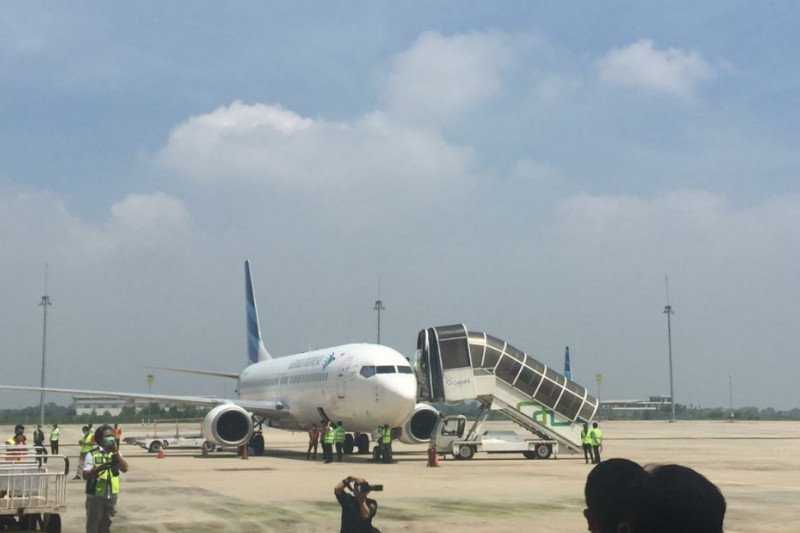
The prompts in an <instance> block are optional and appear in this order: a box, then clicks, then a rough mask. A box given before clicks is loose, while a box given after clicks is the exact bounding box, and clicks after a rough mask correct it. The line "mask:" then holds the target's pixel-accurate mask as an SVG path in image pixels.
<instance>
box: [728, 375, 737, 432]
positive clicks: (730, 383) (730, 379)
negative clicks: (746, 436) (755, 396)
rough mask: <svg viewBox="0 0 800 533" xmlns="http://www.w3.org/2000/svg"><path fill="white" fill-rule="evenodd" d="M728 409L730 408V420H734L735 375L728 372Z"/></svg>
mask: <svg viewBox="0 0 800 533" xmlns="http://www.w3.org/2000/svg"><path fill="white" fill-rule="evenodd" d="M728 409H729V410H730V419H729V420H730V421H731V422H733V419H734V417H735V415H734V414H733V376H732V375H731V374H728Z"/></svg>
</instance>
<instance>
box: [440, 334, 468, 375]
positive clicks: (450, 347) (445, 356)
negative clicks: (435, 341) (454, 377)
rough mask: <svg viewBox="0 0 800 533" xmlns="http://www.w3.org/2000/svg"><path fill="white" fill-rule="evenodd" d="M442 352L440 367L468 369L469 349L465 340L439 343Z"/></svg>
mask: <svg viewBox="0 0 800 533" xmlns="http://www.w3.org/2000/svg"><path fill="white" fill-rule="evenodd" d="M439 346H440V347H441V351H442V365H443V366H444V369H445V370H450V369H451V368H469V366H470V360H469V348H468V345H467V342H466V339H455V340H444V341H440V342H439Z"/></svg>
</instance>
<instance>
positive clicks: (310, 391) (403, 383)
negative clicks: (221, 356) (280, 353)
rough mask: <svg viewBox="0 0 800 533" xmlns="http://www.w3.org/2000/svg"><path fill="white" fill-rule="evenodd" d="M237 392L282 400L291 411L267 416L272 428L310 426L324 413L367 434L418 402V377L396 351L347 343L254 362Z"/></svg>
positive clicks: (395, 421)
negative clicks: (271, 417)
mask: <svg viewBox="0 0 800 533" xmlns="http://www.w3.org/2000/svg"><path fill="white" fill-rule="evenodd" d="M370 368H372V369H373V370H370ZM401 368H402V370H401ZM375 369H377V370H375ZM370 374H372V375H370ZM239 397H240V398H241V399H243V400H268V401H279V402H281V403H283V404H284V405H285V406H286V409H287V410H288V412H289V415H290V416H289V417H288V418H287V419H281V420H273V421H271V423H272V425H273V426H275V427H281V428H285V429H302V428H308V427H310V426H311V424H314V423H319V422H320V420H322V419H323V417H324V416H327V417H328V418H329V419H330V420H333V421H339V420H341V421H342V422H343V424H344V427H345V428H346V429H347V431H358V432H363V433H371V432H372V431H374V430H375V428H376V427H377V426H379V425H383V424H389V425H390V426H391V427H397V426H400V425H401V424H402V423H403V421H404V420H405V419H406V418H407V417H408V416H409V414H410V413H412V411H413V409H414V405H415V404H416V398H417V382H416V376H415V375H414V374H413V372H412V371H411V365H410V364H409V362H408V361H407V360H406V358H405V357H403V356H402V355H401V354H400V353H399V352H397V351H395V350H393V349H391V348H388V347H386V346H380V345H376V344H345V345H342V346H335V347H332V348H325V349H321V350H314V351H310V352H306V353H301V354H296V355H288V356H285V357H278V358H275V359H268V360H266V361H260V362H258V363H254V364H252V365H250V366H248V367H247V368H245V369H244V371H243V372H242V374H241V376H240V378H239ZM323 413H324V414H323Z"/></svg>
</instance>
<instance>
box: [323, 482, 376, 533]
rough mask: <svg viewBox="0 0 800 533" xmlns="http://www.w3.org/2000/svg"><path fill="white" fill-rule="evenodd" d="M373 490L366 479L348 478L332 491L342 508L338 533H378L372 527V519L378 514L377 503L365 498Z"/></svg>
mask: <svg viewBox="0 0 800 533" xmlns="http://www.w3.org/2000/svg"><path fill="white" fill-rule="evenodd" d="M373 488H375V489H377V490H381V489H382V488H383V487H380V486H376V487H371V486H370V484H369V483H367V480H366V479H363V478H359V477H354V476H348V477H346V478H344V479H343V480H341V481H340V482H339V484H338V485H336V487H334V489H333V493H334V494H335V495H336V500H337V501H338V502H339V505H341V506H342V525H341V529H340V530H339V531H340V533H380V530H379V529H377V528H375V527H373V526H372V519H373V518H374V517H375V514H376V513H377V512H378V502H376V501H375V500H373V499H372V498H367V494H369V493H370V491H371V490H372V489H373Z"/></svg>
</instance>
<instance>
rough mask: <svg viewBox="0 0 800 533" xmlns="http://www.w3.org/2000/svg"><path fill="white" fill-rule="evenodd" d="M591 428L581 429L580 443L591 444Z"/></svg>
mask: <svg viewBox="0 0 800 533" xmlns="http://www.w3.org/2000/svg"><path fill="white" fill-rule="evenodd" d="M591 433H592V430H591V429H590V430H588V431H584V430H581V443H582V444H591V443H592V437H591Z"/></svg>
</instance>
